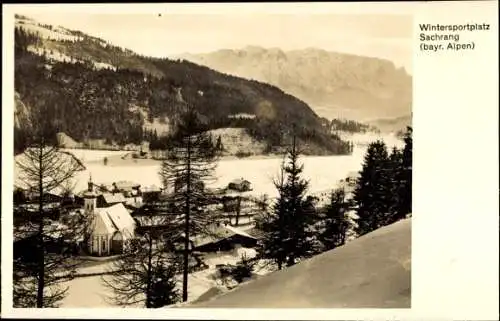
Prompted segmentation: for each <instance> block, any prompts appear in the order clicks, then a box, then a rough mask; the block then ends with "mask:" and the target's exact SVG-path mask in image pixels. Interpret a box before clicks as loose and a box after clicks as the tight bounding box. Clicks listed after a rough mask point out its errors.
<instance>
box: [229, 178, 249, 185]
mask: <svg viewBox="0 0 500 321" xmlns="http://www.w3.org/2000/svg"><path fill="white" fill-rule="evenodd" d="M229 184H235V185H241V184H250V182H249V181H247V180H246V179H244V178H236V179H234V180H232V181H231V182H230V183H229Z"/></svg>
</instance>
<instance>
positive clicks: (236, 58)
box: [178, 46, 412, 121]
mask: <svg viewBox="0 0 500 321" xmlns="http://www.w3.org/2000/svg"><path fill="white" fill-rule="evenodd" d="M178 57H180V58H183V59H186V60H189V61H192V62H194V63H197V64H201V65H206V66H208V67H210V68H213V69H215V70H218V71H221V72H224V73H227V74H231V75H236V76H239V77H244V78H247V79H255V80H258V81H262V82H266V83H269V84H272V85H274V86H277V87H279V88H281V89H283V91H285V92H287V93H289V94H291V95H294V96H295V97H297V98H299V99H301V100H303V101H304V102H306V103H307V104H308V105H310V106H311V108H312V109H313V110H314V111H315V112H316V113H317V114H318V115H320V116H322V117H325V118H327V119H330V120H331V119H334V118H343V119H352V120H357V121H369V120H373V119H378V118H393V117H402V116H408V115H410V113H411V102H412V77H411V75H409V74H408V73H407V72H406V71H405V69H404V68H403V67H400V68H397V67H396V66H395V65H394V63H393V62H391V61H389V60H385V59H380V58H372V57H366V56H357V55H353V54H345V53H339V52H329V51H326V50H322V49H318V48H306V49H302V50H291V51H284V50H281V49H279V48H262V47H258V46H247V47H245V48H242V49H239V50H231V49H224V50H218V51H214V52H210V53H205V54H191V53H184V54H181V55H179V56H178Z"/></svg>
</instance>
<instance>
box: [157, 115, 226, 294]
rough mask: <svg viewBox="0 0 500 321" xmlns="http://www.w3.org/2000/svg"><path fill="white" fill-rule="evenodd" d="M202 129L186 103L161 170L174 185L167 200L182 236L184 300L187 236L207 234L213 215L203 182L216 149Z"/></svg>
mask: <svg viewBox="0 0 500 321" xmlns="http://www.w3.org/2000/svg"><path fill="white" fill-rule="evenodd" d="M205 129H206V128H205V126H203V124H202V123H201V122H200V120H199V118H198V114H197V113H196V111H195V110H194V109H193V108H192V107H188V109H187V111H186V112H185V113H183V114H182V115H181V117H180V120H179V122H178V127H177V130H176V131H175V133H174V135H173V136H172V137H171V139H170V140H171V141H170V148H169V150H168V151H167V157H166V159H165V160H164V161H163V162H162V168H161V172H160V176H161V179H162V181H163V185H164V187H165V188H166V189H168V188H173V191H172V193H171V195H170V201H171V203H172V208H173V210H174V211H175V212H176V214H177V215H178V217H179V219H180V221H181V222H182V223H181V224H180V225H179V228H180V231H179V232H180V233H179V235H180V236H181V237H182V238H183V240H184V249H183V267H182V269H183V293H182V300H183V301H187V299H188V293H187V286H188V269H189V266H188V263H189V257H190V248H189V244H190V243H189V241H190V238H191V237H194V236H196V235H199V234H210V228H209V227H210V224H211V223H213V219H214V218H213V217H211V216H210V215H209V214H210V213H209V212H208V211H207V208H206V206H207V205H208V204H210V202H211V201H212V197H211V196H210V194H209V192H208V191H207V189H206V188H205V185H206V183H207V182H210V181H212V180H213V178H214V177H213V173H214V171H215V167H216V152H215V149H214V145H213V142H212V139H211V136H209V135H207V132H206V131H205Z"/></svg>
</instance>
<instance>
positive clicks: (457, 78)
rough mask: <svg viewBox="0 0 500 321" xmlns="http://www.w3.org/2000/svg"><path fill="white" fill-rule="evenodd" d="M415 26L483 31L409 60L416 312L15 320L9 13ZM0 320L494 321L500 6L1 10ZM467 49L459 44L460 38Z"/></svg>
mask: <svg viewBox="0 0 500 321" xmlns="http://www.w3.org/2000/svg"><path fill="white" fill-rule="evenodd" d="M18 6H22V7H23V12H24V13H25V14H28V11H27V10H26V8H27V7H28V6H29V7H30V8H31V10H33V12H36V13H42V12H50V13H55V12H63V11H64V12H75V13H76V12H83V11H85V12H95V13H110V14H118V13H126V12H127V13H152V12H154V13H160V12H162V13H167V12H168V13H185V14H187V13H190V14H207V13H221V14H222V13H224V14H228V13H231V14H239V13H245V14H249V13H262V12H265V13H283V14H301V13H322V14H324V13H328V12H330V13H337V14H341V13H345V14H360V13H361V14H362V13H369V14H411V15H413V16H414V22H415V37H416V36H417V33H418V29H417V27H418V23H467V22H472V23H475V22H477V23H479V22H487V23H490V24H491V26H492V28H493V30H491V31H490V32H489V33H483V34H479V33H475V34H471V35H470V37H471V38H474V40H475V41H476V45H477V48H476V50H475V51H474V52H464V53H463V54H458V55H457V54H452V53H440V54H434V55H432V54H427V53H421V52H419V51H418V49H417V46H418V44H417V41H416V40H415V51H414V66H413V75H414V93H413V95H414V107H413V110H414V144H415V153H414V161H415V164H414V173H415V175H414V216H413V232H412V237H413V241H412V243H413V249H412V251H413V264H412V309H410V310H379V309H337V310H328V309H309V310H289V309H286V310H285V309H283V310H271V309H266V310H262V309H160V310H145V309H144V310H143V309H141V310H135V309H116V310H115V309H54V310H51V309H47V310H36V309H25V310H20V309H18V310H14V309H12V308H11V307H10V306H11V302H12V297H11V293H10V289H11V285H12V280H11V278H10V276H11V272H12V266H11V264H10V262H12V251H11V247H10V246H9V244H11V241H10V240H12V229H11V226H12V215H11V213H12V193H11V191H12V172H13V171H12V168H13V159H12V157H9V155H10V151H11V150H12V148H13V144H12V130H11V129H12V123H13V113H12V112H11V110H12V106H13V95H12V93H13V82H12V79H13V64H12V58H13V46H12V38H13V33H12V32H11V31H12V25H13V13H14V12H15V11H16V8H17V7H18ZM2 23H3V68H2V71H3V75H2V77H3V82H2V83H3V87H2V90H3V95H2V96H3V100H2V103H3V108H2V122H3V124H2V125H3V132H2V143H3V151H4V152H3V153H2V155H3V156H2V169H3V173H2V174H3V175H2V177H3V179H2V191H3V193H2V241H3V242H2V244H3V247H2V271H3V273H2V313H3V316H4V317H25V318H49V317H50V318H61V317H65V318H67V317H78V318H96V317H98V318H120V319H122V318H131V317H133V318H140V319H159V318H161V319H167V318H176V319H189V318H219V319H225V318H234V319H288V318H292V319H304V320H306V319H307V320H311V319H344V320H345V319H363V318H369V319H371V320H389V319H404V320H412V319H415V320H424V319H425V320H427V319H428V320H437V319H476V320H489V319H490V320H492V319H496V318H497V317H498V313H497V312H498V226H499V221H498V216H497V212H498V191H499V189H498V91H497V88H498V73H497V70H498V39H497V35H498V25H497V23H498V2H497V1H488V2H486V1H483V2H481V1H474V2H466V1H462V2H431V3H429V2H419V3H415V2H413V3H402V2H400V3H395V2H392V3H308V4H306V3H272V4H271V3H253V4H235V3H233V4H209V5H206V4H140V5H132V4H121V5H110V4H99V5H96V4H92V5H89V4H85V5H82V4H78V5H77V4H63V5H61V4H57V5H53V4H40V5H3V19H2ZM464 37H465V36H464Z"/></svg>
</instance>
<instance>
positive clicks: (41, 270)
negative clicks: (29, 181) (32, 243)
mask: <svg viewBox="0 0 500 321" xmlns="http://www.w3.org/2000/svg"><path fill="white" fill-rule="evenodd" d="M42 152H43V144H40V153H39V156H38V162H39V163H38V165H39V166H40V167H39V168H40V171H39V178H38V218H39V225H38V262H37V263H38V288H37V295H36V307H37V308H43V289H44V287H45V253H44V252H45V249H44V244H43V242H44V240H43V223H44V222H43V181H42V179H43V170H42V158H43V154H42Z"/></svg>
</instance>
